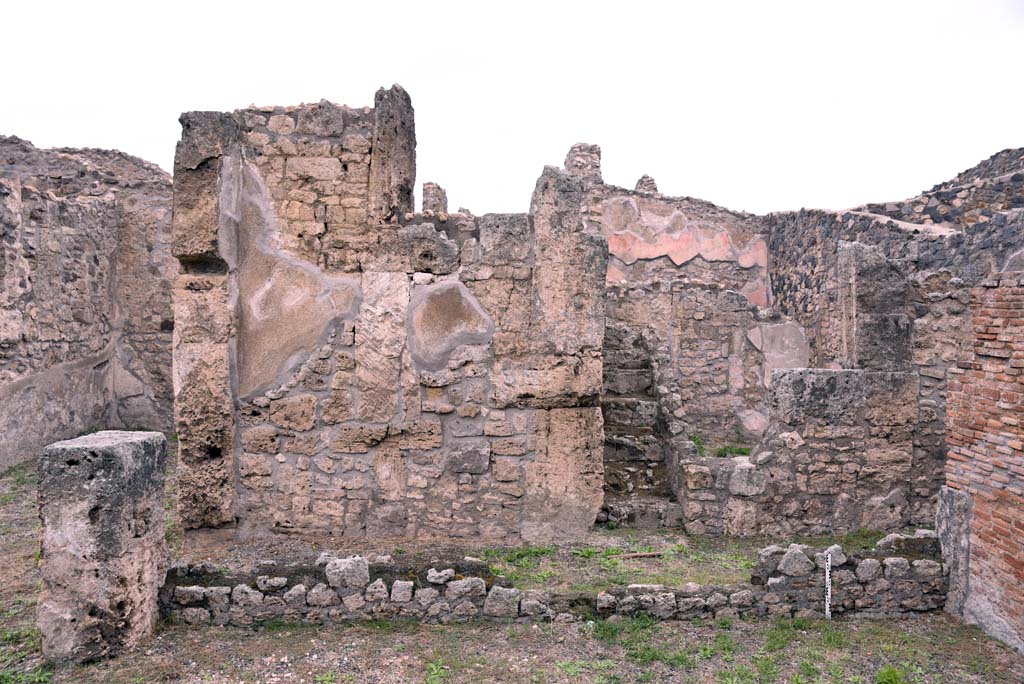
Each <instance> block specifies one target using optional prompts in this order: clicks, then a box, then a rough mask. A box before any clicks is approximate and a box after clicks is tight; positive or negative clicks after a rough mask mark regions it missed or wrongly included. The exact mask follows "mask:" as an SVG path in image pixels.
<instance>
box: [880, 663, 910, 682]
mask: <svg viewBox="0 0 1024 684" xmlns="http://www.w3.org/2000/svg"><path fill="white" fill-rule="evenodd" d="M908 681H909V680H907V673H906V672H904V671H903V670H900V669H897V668H895V667H893V666H892V665H886V666H885V667H883V668H882V669H881V670H879V671H878V672H877V674H875V684H908Z"/></svg>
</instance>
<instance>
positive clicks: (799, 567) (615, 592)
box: [160, 533, 947, 626]
mask: <svg viewBox="0 0 1024 684" xmlns="http://www.w3.org/2000/svg"><path fill="white" fill-rule="evenodd" d="M887 540H889V545H888V546H885V545H883V544H880V545H879V548H878V549H876V550H875V552H872V553H869V554H864V555H854V554H850V555H847V554H846V553H845V552H844V551H843V550H842V548H841V547H839V546H838V545H836V546H832V547H829V548H828V549H814V548H811V547H808V546H801V545H798V544H791V545H790V546H789V547H788V548H782V547H780V546H769V547H767V548H766V549H764V550H762V551H761V553H760V555H759V559H758V563H757V566H756V567H755V569H754V571H753V574H752V577H751V582H750V583H748V584H732V585H723V586H719V585H700V584H694V583H689V584H686V585H684V586H682V587H676V588H671V587H665V586H663V585H648V584H633V585H629V586H625V587H614V588H610V589H609V590H607V591H602V592H599V593H597V594H584V593H551V592H546V591H522V590H520V589H516V588H514V587H510V586H507V585H508V582H507V580H505V578H503V577H497V576H495V575H493V574H491V572H490V569H489V567H488V566H487V564H486V563H483V562H481V561H478V560H475V559H470V558H466V559H464V560H461V561H458V562H452V563H433V564H430V565H429V566H428V565H418V566H416V565H407V564H402V563H395V562H393V561H392V560H391V559H390V557H387V556H383V557H375V558H373V559H367V558H364V557H361V556H353V557H348V558H336V557H331V556H328V555H326V554H325V555H322V556H321V558H320V560H319V561H318V562H317V564H316V565H291V566H288V565H275V564H267V565H265V566H264V567H263V568H262V570H261V572H260V574H257V575H255V576H253V575H252V574H232V573H225V572H223V571H221V570H219V569H218V568H216V567H213V566H212V565H208V564H203V565H196V566H190V567H189V566H179V567H176V568H174V569H172V570H171V572H170V573H168V576H167V582H166V583H165V585H164V588H163V589H162V590H161V595H160V604H161V609H162V611H163V613H164V615H165V616H167V617H169V618H171V619H172V620H176V621H181V622H185V623H188V624H215V625H234V626H252V625H256V624H260V623H266V622H272V621H288V622H311V623H323V622H336V621H348V620H368V619H411V620H419V621H423V622H430V623H448V622H453V621H463V620H468V619H471V618H490V619H501V620H516V621H521V622H536V621H548V620H554V621H558V622H571V621H574V620H578V619H592V618H595V617H597V618H600V617H605V618H606V617H610V616H612V615H637V614H646V615H649V616H651V617H653V618H656V619H661V620H670V619H680V620H681V619H690V618H693V617H698V616H705V617H714V618H716V619H718V618H732V617H740V616H751V617H758V616H786V617H792V616H806V617H822V616H823V615H824V597H825V579H824V566H825V553H826V551H829V552H831V554H832V556H831V561H832V612H833V613H847V614H856V615H862V616H882V615H896V614H900V613H914V612H923V611H929V610H938V609H941V608H942V606H943V604H944V603H945V600H946V589H947V573H946V569H945V567H944V566H943V564H942V563H941V562H940V561H938V560H936V559H935V558H932V557H928V556H932V555H934V553H935V550H936V549H937V542H936V541H935V539H934V534H932V533H929V536H927V537H924V538H913V537H903V536H901V535H890V537H889V538H887ZM883 541H885V540H883ZM899 542H910V544H911V546H910V547H909V548H907V547H906V545H905V544H904V546H903V547H901V546H900V544H899Z"/></svg>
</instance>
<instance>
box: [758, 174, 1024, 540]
mask: <svg viewBox="0 0 1024 684" xmlns="http://www.w3.org/2000/svg"><path fill="white" fill-rule="evenodd" d="M1019 156H1020V155H1016V156H1014V155H1003V157H999V155H997V157H999V159H1001V160H1002V161H1001V162H1000V163H999V164H996V165H995V166H993V165H992V164H989V165H988V166H986V165H985V164H984V163H983V164H982V165H981V166H979V167H977V169H975V170H971V171H969V172H965V174H961V175H962V176H963V177H964V179H963V183H976V184H977V185H978V187H981V186H984V187H989V186H990V185H991V186H992V187H993V188H996V187H998V188H1001V189H1000V190H999V192H1001V193H1010V194H1013V193H1015V192H1017V190H1014V189H1013V188H1014V187H1016V186H1013V183H1012V182H1010V183H1009V185H1007V184H1006V182H1005V181H1007V179H1002V180H999V179H998V178H997V179H995V180H993V181H992V182H991V183H990V180H981V178H982V177H983V176H986V174H988V173H996V172H998V173H999V174H1001V175H1005V174H1006V173H1008V170H1009V169H1011V168H1017V167H1015V164H1017V163H1018V162H1017V161H1014V160H1015V159H1016V160H1018V161H1019ZM997 157H994V158H993V159H994V160H996V161H999V159H997ZM986 169H987V170H986ZM1019 170H1020V169H1019V168H1017V171H1019ZM1010 176H1011V177H1012V176H1013V173H1010ZM963 183H961V182H960V181H952V182H951V184H946V185H954V186H956V187H959V186H960V185H963ZM972 187H973V186H972ZM947 189H948V188H945V186H937V188H936V190H934V191H933V193H941V192H944V191H945V190H947ZM956 192H957V194H959V193H960V192H961V191H960V190H957V191H956ZM926 195H927V193H926ZM936 196H938V195H936ZM947 200H948V201H949V202H953V201H954V200H957V201H958V202H959V206H961V207H968V208H971V207H973V208H971V210H970V211H965V212H946V213H944V214H943V215H942V218H943V219H944V220H943V221H941V222H940V221H936V220H935V219H934V218H933V217H932V216H931V215H929V214H928V213H927V212H924V213H923V214H921V215H916V214H914V215H909V214H908V215H907V216H904V217H903V218H904V219H905V220H893V219H890V218H887V217H885V216H881V215H879V214H876V213H871V212H870V211H868V210H867V209H872V210H877V207H875V206H874V205H869V207H868V208H865V209H862V210H853V211H849V212H845V213H832V212H823V211H806V210H805V211H800V212H796V213H786V214H775V215H771V216H768V217H766V218H765V226H766V228H765V230H766V231H767V233H768V236H769V252H770V255H771V257H770V270H771V284H772V290H773V292H774V295H775V304H776V306H777V307H778V308H779V310H780V311H781V312H782V313H784V314H786V315H787V316H790V317H792V318H793V319H794V320H795V321H797V322H798V323H799V324H800V325H802V326H803V328H804V330H805V331H806V332H807V337H808V342H809V346H810V359H811V365H812V366H814V367H832V368H859V367H860V368H863V367H867V368H875V369H885V368H886V364H887V363H890V362H889V361H888V360H889V359H899V364H898V365H901V366H902V365H903V364H904V363H905V362H906V361H907V360H909V363H910V367H909V368H904V370H912V371H914V372H916V373H917V374H918V376H919V377H918V391H919V396H918V401H917V410H918V414H917V419H916V426H915V429H914V465H913V468H912V473H913V478H914V482H913V483H912V493H913V496H912V497H911V501H910V505H911V508H912V521H913V522H914V523H915V524H927V522H928V521H929V520H930V519H931V517H932V516H933V515H934V510H935V495H936V493H937V491H938V489H939V487H940V486H941V483H942V480H943V475H942V470H943V464H944V461H945V457H946V441H945V428H944V419H945V394H946V377H947V372H948V370H949V369H950V368H951V367H953V366H955V363H956V359H957V358H958V357H959V356H960V355H961V353H962V350H963V349H965V348H966V346H967V345H968V344H969V340H968V337H969V330H970V327H971V322H970V311H969V309H968V307H967V304H966V302H967V294H966V291H967V288H969V286H970V285H971V284H972V283H977V282H979V281H980V280H981V279H982V278H984V277H985V274H987V273H989V272H991V271H992V270H1000V269H1002V268H1003V267H1004V266H1006V265H1008V264H1011V263H1016V261H1017V260H1018V259H1019V258H1020V257H1019V254H1020V251H1021V249H1022V248H1024V232H1022V231H1021V228H1022V227H1024V214H1022V213H1021V212H1020V211H1019V210H1017V209H1013V208H1012V207H1013V205H1014V202H1015V201H1014V200H1012V199H1007V200H1006V201H1000V203H998V205H992V206H988V205H987V204H986V203H985V202H984V201H983V200H982V199H980V198H979V199H978V200H977V202H975V203H974V204H970V203H969V202H968V200H969V198H968V197H967V196H965V197H962V198H960V197H947V198H946V200H943V201H947ZM928 201H929V200H927V199H926V200H924V205H926V206H927V204H928ZM971 201H973V200H971ZM914 203H915V204H914V206H917V204H919V203H920V202H918V201H917V200H914ZM975 209H976V210H977V211H975ZM983 212H987V215H986V214H985V213H983ZM912 213H914V212H912ZM918 213H920V212H918ZM933 213H934V212H933ZM972 217H974V218H972ZM976 217H981V218H977V220H975V218H976ZM911 220H912V221H915V222H911ZM843 243H851V244H852V243H859V244H861V245H865V246H870V247H872V248H874V250H877V252H875V253H876V254H877V255H880V256H881V257H883V258H884V260H885V261H887V262H888V264H885V263H884V262H879V261H878V258H877V257H876V256H870V254H869V252H865V251H864V249H863V248H862V247H852V249H854V250H855V251H859V253H860V256H857V257H856V258H855V259H854V260H853V261H851V259H850V257H851V256H853V253H852V252H850V251H849V250H850V249H851V247H846V248H844V247H843ZM844 261H845V262H846V265H844V263H843V262H844ZM857 261H861V262H863V263H862V264H861V265H856V262H857ZM850 264H854V265H855V266H854V270H852V271H851V270H850V266H849V265H850ZM858 269H859V271H858ZM899 274H902V277H903V278H904V279H905V283H902V284H901V282H900V277H899ZM858 280H859V281H861V282H862V283H863V286H862V287H860V289H859V290H858V289H857V288H856V287H854V289H853V290H851V288H850V285H851V283H852V284H854V285H855V284H856V283H857V282H858ZM875 290H878V291H879V292H884V293H885V296H884V297H880V296H879V297H870V298H868V299H864V298H863V297H862V296H861V295H859V294H858V292H873V291H875ZM851 295H852V298H851ZM850 304H852V305H853V306H852V307H851V306H850ZM860 311H864V312H865V313H867V314H868V316H866V317H862V316H860V313H858V312H860ZM851 312H852V313H853V316H851ZM878 314H882V315H878ZM904 317H906V318H907V319H908V322H909V325H906V324H905V323H904V321H903V318H904ZM860 321H865V322H867V323H868V324H869V325H870V328H869V329H862V328H860V327H859V325H851V324H852V323H859V322H860ZM896 341H899V343H900V344H899V352H900V353H899V355H896V354H895V353H894V352H895V351H896V350H895V349H893V348H892V344H893V343H894V342H896ZM851 342H852V344H853V345H855V346H856V345H861V344H863V345H864V348H865V350H866V351H867V352H868V354H867V356H864V355H863V354H860V353H859V352H858V353H853V352H855V351H856V349H855V347H851V346H849V345H850V344H851ZM907 342H909V356H905V355H904V353H903V350H904V349H905V348H906V346H905V344H906V343H907ZM844 345H845V346H844ZM873 345H874V348H873V349H872V346H873Z"/></svg>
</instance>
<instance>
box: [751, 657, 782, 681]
mask: <svg viewBox="0 0 1024 684" xmlns="http://www.w3.org/2000/svg"><path fill="white" fill-rule="evenodd" d="M753 662H754V667H755V668H756V669H757V681H758V684H771V683H772V682H777V681H778V680H779V676H780V675H781V674H782V672H781V670H780V669H779V663H778V661H777V660H775V658H774V657H772V656H754V658H753Z"/></svg>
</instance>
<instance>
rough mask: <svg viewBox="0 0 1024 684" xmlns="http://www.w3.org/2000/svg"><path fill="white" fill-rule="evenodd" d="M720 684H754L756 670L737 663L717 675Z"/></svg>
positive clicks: (716, 678)
mask: <svg viewBox="0 0 1024 684" xmlns="http://www.w3.org/2000/svg"><path fill="white" fill-rule="evenodd" d="M715 681H716V682H718V683H719V684H754V682H755V679H754V671H753V670H751V669H750V668H749V667H747V666H746V665H737V666H736V667H733V668H729V669H728V670H720V671H719V672H718V673H717V674H716V675H715Z"/></svg>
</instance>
